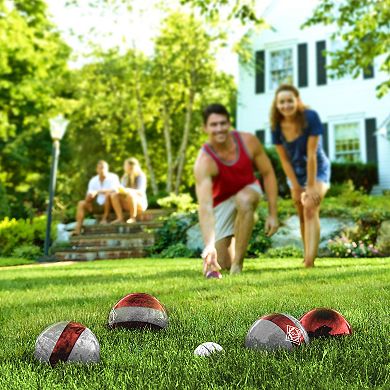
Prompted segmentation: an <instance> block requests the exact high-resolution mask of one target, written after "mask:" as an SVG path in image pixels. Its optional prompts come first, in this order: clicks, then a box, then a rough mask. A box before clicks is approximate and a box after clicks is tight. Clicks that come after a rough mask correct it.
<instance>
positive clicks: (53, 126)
mask: <svg viewBox="0 0 390 390" xmlns="http://www.w3.org/2000/svg"><path fill="white" fill-rule="evenodd" d="M68 124H69V121H68V120H66V119H65V118H64V117H63V115H58V116H56V117H55V118H53V119H50V135H51V138H52V140H53V148H52V161H51V171H50V185H49V205H48V208H47V223H46V236H45V246H44V255H45V257H47V256H48V255H49V248H50V244H51V242H50V230H51V217H52V208H53V199H54V192H55V188H56V178H57V167H58V158H59V156H60V141H61V139H62V137H63V136H64V134H65V131H66V128H67V126H68Z"/></svg>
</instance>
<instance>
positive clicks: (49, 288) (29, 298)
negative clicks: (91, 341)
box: [0, 258, 390, 390]
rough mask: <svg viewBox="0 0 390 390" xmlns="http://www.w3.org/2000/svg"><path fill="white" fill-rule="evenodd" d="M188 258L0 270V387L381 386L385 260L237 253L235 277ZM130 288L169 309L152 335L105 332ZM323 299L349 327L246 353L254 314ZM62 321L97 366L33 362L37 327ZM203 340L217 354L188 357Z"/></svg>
mask: <svg viewBox="0 0 390 390" xmlns="http://www.w3.org/2000/svg"><path fill="white" fill-rule="evenodd" d="M199 271H200V261H198V260H193V259H192V260H188V259H184V260H181V259H176V260H158V259H142V260H126V261H104V262H93V263H78V264H73V265H68V266H65V265H61V266H52V267H48V266H46V267H45V266H42V265H32V266H25V267H12V268H6V269H5V268H3V269H2V270H1V271H0V285H1V292H0V302H1V317H0V321H1V326H0V329H1V332H0V342H1V348H0V349H1V351H0V389H50V390H52V389H101V390H103V389H174V388H177V389H197V390H199V389H259V388H264V389H275V388H276V389H294V390H295V389H332V390H333V389H373V388H378V389H379V388H382V389H385V388H387V389H389V383H390V367H389V352H390V350H389V333H390V326H389V302H390V291H389V290H390V289H389V282H390V259H389V258H386V259H383V258H382V259H319V260H318V264H317V267H316V268H315V269H312V270H306V269H303V268H302V266H301V263H300V260H298V259H288V260H248V261H247V263H246V266H245V271H244V273H243V274H242V275H240V276H237V277H230V276H228V275H225V277H224V279H222V280H205V279H203V278H202V277H201V276H200V274H199ZM131 292H147V293H150V294H153V295H155V296H157V297H158V298H159V299H160V301H161V302H162V303H163V304H165V306H166V308H167V310H168V311H169V314H170V325H169V327H168V329H167V330H165V331H161V332H157V333H156V332H150V331H147V332H142V331H126V330H116V331H111V330H109V329H107V327H106V324H107V319H108V314H109V312H110V309H111V307H112V306H113V305H114V304H115V303H116V302H117V301H118V300H119V299H120V298H121V297H122V296H124V295H126V294H128V293H131ZM318 306H326V307H331V308H334V309H337V310H339V311H340V312H341V313H343V314H344V315H345V317H346V318H347V319H348V320H349V321H350V323H351V325H352V327H353V329H354V334H353V335H352V336H350V337H346V338H342V339H333V340H316V341H314V342H312V343H311V344H309V345H308V346H305V347H302V348H300V349H296V350H294V351H293V352H286V351H278V352H276V353H265V352H256V351H251V350H246V349H245V348H244V345H243V344H244V338H245V335H246V333H247V331H248V329H249V327H250V326H251V324H252V323H253V322H254V321H255V320H256V319H257V318H258V317H260V316H262V315H264V314H266V313H272V312H286V313H290V314H292V315H293V316H295V317H300V316H301V315H302V314H304V313H305V312H306V311H308V310H309V309H312V308H314V307H318ZM62 320H74V321H78V322H81V323H83V324H85V325H86V326H88V327H89V328H90V329H91V330H92V331H93V332H94V333H95V335H96V336H97V338H98V340H99V342H100V346H101V363H100V364H97V365H90V366H82V365H65V364H59V365H58V366H56V367H55V368H54V369H52V368H50V367H49V366H47V365H45V364H40V363H38V362H37V361H35V358H34V356H33V353H34V345H35V340H36V338H37V336H38V335H39V333H40V332H41V331H42V330H43V329H44V328H45V327H46V326H47V325H49V324H51V323H54V322H58V321H62ZM205 341H215V342H217V343H219V344H221V345H222V346H223V347H224V349H225V351H226V353H225V354H224V355H222V356H220V357H219V358H218V359H207V358H200V357H195V356H194V355H193V350H194V349H195V348H196V346H197V345H198V344H200V343H202V342H205Z"/></svg>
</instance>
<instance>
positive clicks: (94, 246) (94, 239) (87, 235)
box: [54, 210, 169, 261]
mask: <svg viewBox="0 0 390 390" xmlns="http://www.w3.org/2000/svg"><path fill="white" fill-rule="evenodd" d="M168 214H169V211H166V210H147V211H146V212H145V213H144V214H142V216H141V217H140V218H139V219H140V220H137V222H135V223H132V224H127V223H123V224H115V225H110V224H105V225H100V224H95V225H89V226H85V227H84V229H83V233H82V234H81V235H79V236H73V237H72V238H71V239H70V242H69V246H68V247H61V248H58V250H57V251H56V250H55V248H54V251H55V253H54V257H55V258H56V259H57V260H58V261H94V260H105V259H126V258H140V257H146V256H147V254H148V253H147V248H149V247H151V246H152V245H153V244H154V242H155V236H154V231H155V230H156V229H157V228H159V227H161V226H162V225H163V223H164V222H163V220H162V219H161V217H164V216H166V215H168Z"/></svg>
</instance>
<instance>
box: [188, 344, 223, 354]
mask: <svg viewBox="0 0 390 390" xmlns="http://www.w3.org/2000/svg"><path fill="white" fill-rule="evenodd" d="M222 351H223V348H222V347H221V346H220V345H219V344H217V343H213V342H211V341H208V342H207V343H203V344H200V345H198V346H197V347H196V349H195V351H194V354H195V355H197V356H210V355H212V354H214V353H219V352H222Z"/></svg>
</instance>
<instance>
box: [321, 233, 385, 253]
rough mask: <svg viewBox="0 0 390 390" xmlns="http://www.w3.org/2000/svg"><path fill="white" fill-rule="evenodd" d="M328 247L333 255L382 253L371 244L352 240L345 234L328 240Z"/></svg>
mask: <svg viewBox="0 0 390 390" xmlns="http://www.w3.org/2000/svg"><path fill="white" fill-rule="evenodd" d="M327 246H328V249H329V251H330V253H331V254H332V255H333V256H334V257H379V256H382V254H381V253H380V252H379V251H378V249H377V248H375V246H374V245H373V244H367V243H364V242H363V241H361V240H360V241H357V242H356V241H353V240H352V239H350V238H348V237H347V236H345V235H341V236H340V237H336V238H334V239H333V240H329V242H328V245H327Z"/></svg>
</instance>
